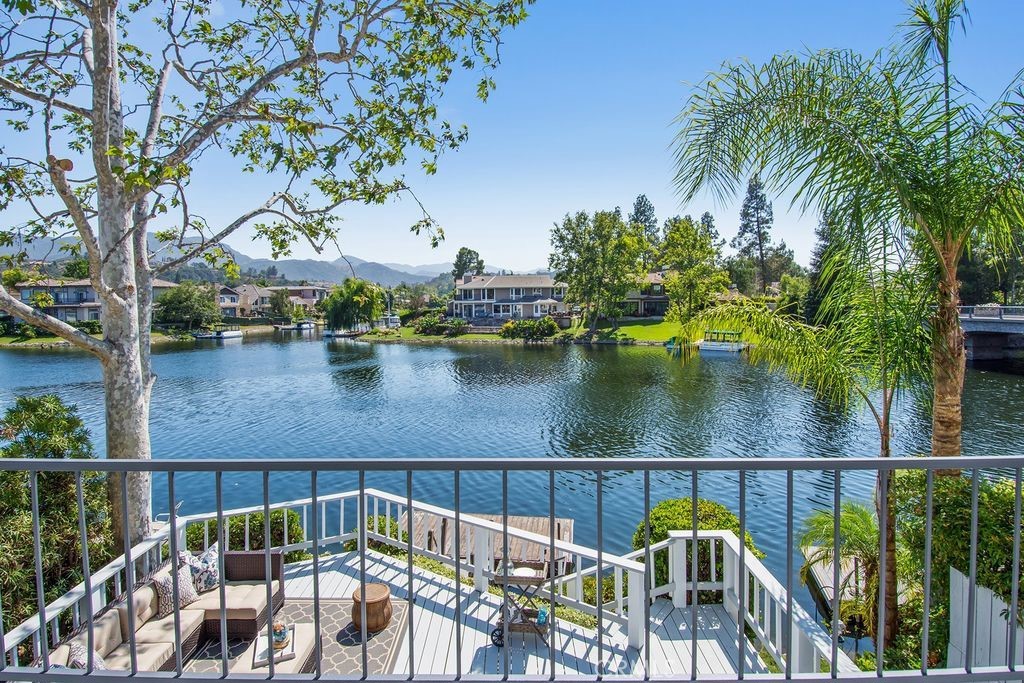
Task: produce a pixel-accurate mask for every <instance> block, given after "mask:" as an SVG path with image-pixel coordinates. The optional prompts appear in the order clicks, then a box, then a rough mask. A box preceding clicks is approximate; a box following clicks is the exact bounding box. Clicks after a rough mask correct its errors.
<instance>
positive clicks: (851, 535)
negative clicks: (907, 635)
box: [800, 501, 879, 638]
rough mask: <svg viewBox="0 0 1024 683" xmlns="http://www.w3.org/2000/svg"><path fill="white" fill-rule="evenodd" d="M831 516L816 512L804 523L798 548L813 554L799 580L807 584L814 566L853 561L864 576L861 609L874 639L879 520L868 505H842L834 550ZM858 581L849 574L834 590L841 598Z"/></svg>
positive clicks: (875, 631) (869, 633)
mask: <svg viewBox="0 0 1024 683" xmlns="http://www.w3.org/2000/svg"><path fill="white" fill-rule="evenodd" d="M832 514H833V513H832V511H831V510H819V511H817V512H814V513H812V514H811V515H810V516H809V517H808V518H807V519H806V520H804V524H803V529H802V532H801V534H800V546H801V547H803V548H814V549H815V550H814V551H813V552H812V553H811V554H810V555H809V556H808V557H807V563H806V564H804V566H803V567H802V568H801V570H800V578H801V579H802V580H803V581H804V583H806V582H807V580H808V570H809V569H810V567H812V566H813V565H815V564H831V563H833V562H841V561H842V560H854V561H855V562H856V564H857V567H858V569H859V570H860V571H862V572H863V573H864V593H863V600H864V602H863V606H862V608H863V614H864V617H865V619H864V621H865V625H866V626H867V631H868V635H870V636H871V637H873V638H874V637H876V636H877V634H878V618H877V617H878V602H877V601H878V569H879V552H878V519H877V518H876V517H875V513H874V511H872V510H871V508H870V507H868V506H867V505H863V504H861V503H857V502H853V501H847V502H845V503H843V504H842V506H841V508H840V513H839V547H838V548H836V547H835V537H834V535H833V532H834V528H833V524H834V521H833V517H832ZM858 580H859V577H858V576H857V573H854V574H851V575H849V576H847V577H846V578H845V579H844V580H843V582H842V583H841V584H840V585H839V586H836V587H835V588H834V590H835V591H836V593H837V594H839V595H842V594H843V592H844V591H845V590H846V589H847V587H848V585H849V582H851V581H853V582H857V581H858ZM855 587H856V586H855Z"/></svg>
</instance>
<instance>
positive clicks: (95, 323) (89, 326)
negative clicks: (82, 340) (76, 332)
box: [74, 320, 103, 334]
mask: <svg viewBox="0 0 1024 683" xmlns="http://www.w3.org/2000/svg"><path fill="white" fill-rule="evenodd" d="M74 327H77V328H78V329H80V330H81V331H82V332H85V333H86V334H103V324H102V323H101V322H100V321H99V320H81V321H79V322H77V323H74Z"/></svg>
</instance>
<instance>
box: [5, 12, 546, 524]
mask: <svg viewBox="0 0 1024 683" xmlns="http://www.w3.org/2000/svg"><path fill="white" fill-rule="evenodd" d="M526 2H528V0H499V1H496V2H491V3H486V2H483V1H482V0H336V1H334V2H328V1H326V0H296V1H295V2H291V3H287V4H282V3H276V2H262V1H255V0H240V1H239V2H231V3H224V4H223V5H222V4H221V3H217V2H213V0H162V1H158V0H137V1H136V2H132V3H130V4H123V3H119V2H117V0H61V1H59V2H58V1H57V0H36V1H35V2H32V1H31V0H2V4H0V10H2V11H0V106H2V107H3V109H4V110H5V112H4V114H5V116H4V118H5V120H6V121H7V122H8V126H9V130H8V133H7V134H6V135H4V136H3V137H2V138H0V139H2V143H0V145H2V149H0V210H4V211H5V213H6V215H7V216H8V217H9V220H10V223H13V222H15V221H14V218H15V217H20V219H21V220H20V223H18V224H17V225H15V226H14V227H11V228H2V229H0V246H7V247H10V246H12V245H16V244H22V243H24V242H25V241H29V240H32V239H42V238H54V237H62V236H73V237H74V238H75V239H76V240H77V241H78V242H80V243H81V246H82V253H83V254H84V255H85V256H86V257H87V258H88V259H89V279H90V280H91V282H92V285H93V287H94V288H95V289H96V292H97V295H98V299H99V301H100V303H101V304H102V309H101V310H102V313H101V321H102V323H103V331H104V337H103V338H102V339H96V338H93V337H90V336H88V335H86V334H83V333H81V332H79V331H77V330H75V329H74V328H73V327H71V326H70V325H67V324H66V323H63V322H61V321H59V320H56V319H54V318H52V317H49V316H47V315H45V314H43V313H42V312H40V311H38V310H35V309H32V308H31V307H29V306H26V305H25V304H23V303H22V302H20V301H19V300H18V299H17V298H16V297H15V296H12V295H11V293H9V292H8V291H7V289H6V288H0V309H2V310H4V311H6V312H8V313H10V314H13V315H15V316H18V317H21V318H24V319H25V320H27V321H28V322H30V323H32V324H34V325H38V326H40V327H43V328H46V329H48V330H50V331H51V332H53V333H55V334H57V335H59V336H61V337H63V338H65V339H67V340H68V341H70V342H71V343H72V344H74V345H75V346H77V347H79V348H82V349H84V350H86V351H88V352H90V353H91V354H93V355H94V356H96V357H97V358H98V359H99V360H100V362H101V364H102V367H103V381H104V389H105V396H106V435H107V456H108V457H110V458H115V459H116V458H143V459H145V458H149V457H150V439H149V430H148V423H149V406H150V394H151V391H152V387H153V382H154V380H155V376H154V374H153V371H152V367H151V363H150V351H149V347H150V344H149V343H150V320H151V316H152V310H153V301H152V282H153V279H154V278H155V277H156V276H158V275H160V274H161V273H163V272H164V271H167V270H168V269H171V268H174V267H176V266H180V265H182V264H185V263H187V262H189V261H192V260H194V259H195V258H196V257H198V256H200V255H202V254H204V253H205V254H210V253H212V254H213V257H216V256H217V255H218V254H219V253H221V252H219V251H218V245H219V244H220V243H221V241H222V240H223V239H224V238H226V237H227V236H229V235H230V234H231V233H232V232H234V231H235V230H238V229H239V228H241V227H242V226H250V227H251V228H252V229H253V230H254V232H255V233H256V235H258V236H259V237H262V238H263V239H266V240H267V241H269V243H270V245H271V247H272V252H273V255H274V256H275V257H277V256H280V255H284V254H287V253H288V252H289V248H290V245H291V244H293V242H295V241H296V240H300V239H301V240H307V241H309V242H310V243H311V244H312V245H313V246H314V247H315V248H317V249H320V248H322V247H323V246H325V245H326V244H329V243H330V242H332V240H334V238H335V235H336V227H337V220H338V216H337V213H336V210H337V209H339V207H342V206H343V205H345V204H346V203H350V202H358V203H371V204H379V203H382V202H384V201H386V200H388V199H390V198H393V197H396V196H400V195H403V194H409V195H410V196H412V195H411V191H410V188H409V186H408V185H407V183H406V181H405V180H404V176H403V170H404V169H406V168H409V167H416V166H420V167H422V169H423V170H424V171H425V172H426V173H433V172H434V171H435V169H436V164H437V161H438V157H439V155H440V154H441V153H442V151H443V150H448V149H454V148H457V147H458V146H459V145H460V144H461V143H462V142H463V141H464V140H465V139H466V131H465V130H464V129H462V128H460V127H457V126H453V125H451V124H450V123H448V122H447V121H444V120H441V119H440V118H439V112H438V101H439V98H440V97H441V95H442V92H443V91H444V89H445V86H446V84H447V83H448V81H449V80H450V79H451V78H452V77H453V75H454V74H455V72H457V71H469V72H473V73H475V74H476V75H477V76H478V77H479V79H480V80H479V83H478V87H477V95H478V96H479V97H480V98H481V99H486V98H487V95H488V93H489V92H490V91H491V89H492V87H493V86H494V83H493V80H492V77H491V72H492V69H493V68H494V67H495V66H496V64H497V61H498V56H499V47H500V44H501V39H502V34H503V32H504V31H505V29H506V28H508V27H510V26H514V25H516V24H518V23H519V22H520V21H521V20H522V19H523V18H524V17H525V9H524V4H525V3H526ZM208 159H220V160H221V162H222V163H224V162H225V161H228V162H230V163H232V164H233V165H234V166H235V167H237V170H238V174H239V177H237V178H218V180H224V181H227V183H231V184H230V185H225V188H224V189H225V195H224V196H225V198H226V197H228V196H230V197H231V199H232V200H233V201H237V202H238V204H239V206H240V208H239V213H238V214H237V216H235V217H234V218H231V219H229V220H224V221H223V222H222V221H218V222H217V224H216V225H214V224H212V223H211V222H209V221H207V220H206V219H204V217H203V216H204V211H206V212H208V211H209V209H211V208H212V207H210V206H205V207H204V206H202V205H201V202H200V201H199V199H198V198H197V197H196V195H195V193H194V192H190V190H192V189H193V188H192V179H193V177H194V175H195V174H196V173H197V171H199V170H200V169H201V167H202V166H203V164H202V162H203V161H204V160H208ZM232 160H233V161H232ZM244 173H251V174H266V175H268V176H269V177H270V178H271V179H272V180H273V182H274V183H276V188H275V189H273V190H272V191H269V192H266V193H265V194H264V193H263V192H265V191H264V190H255V189H248V188H247V186H246V184H245V183H244V182H243V181H241V176H242V174H244ZM250 185H251V186H252V187H264V186H265V185H266V183H262V182H261V183H251V184H250ZM413 198H414V197H413ZM246 205H248V206H246ZM10 223H7V224H8V225H9V224H10ZM412 228H413V230H415V231H417V232H420V231H422V232H424V233H426V234H429V235H430V236H431V238H432V239H433V240H437V239H439V237H440V235H439V233H438V232H437V231H436V229H435V226H434V224H433V222H432V221H431V219H430V217H429V216H428V215H426V214H424V216H423V218H422V219H421V220H419V221H418V222H417V223H416V224H415V225H413V226H412ZM150 231H152V232H155V233H156V235H157V237H158V241H159V242H160V244H161V245H162V246H161V248H160V249H159V251H160V253H159V254H154V253H151V251H150V248H149V245H148V244H147V233H148V232H150ZM211 250H212V251H211ZM128 479H129V482H128V492H129V501H128V510H129V513H128V514H129V519H127V520H122V519H121V518H120V514H119V512H120V510H121V505H120V488H119V486H118V485H116V484H114V485H112V486H111V490H110V495H111V502H112V505H111V509H112V510H114V511H115V520H114V522H115V532H116V533H117V535H118V537H121V534H122V532H123V531H124V530H125V525H127V530H128V535H129V537H130V538H131V539H133V540H138V539H140V538H141V537H143V536H144V535H146V534H147V533H148V532H149V527H150V524H149V521H150V520H149V516H150V498H151V493H150V482H149V477H148V476H144V475H139V476H129V477H128Z"/></svg>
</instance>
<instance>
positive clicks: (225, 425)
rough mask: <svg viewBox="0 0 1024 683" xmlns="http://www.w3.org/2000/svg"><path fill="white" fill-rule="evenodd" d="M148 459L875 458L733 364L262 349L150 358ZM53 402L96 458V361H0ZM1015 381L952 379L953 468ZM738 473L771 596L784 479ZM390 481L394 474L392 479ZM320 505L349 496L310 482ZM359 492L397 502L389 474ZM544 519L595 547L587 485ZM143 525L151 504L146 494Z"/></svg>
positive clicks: (190, 347)
mask: <svg viewBox="0 0 1024 683" xmlns="http://www.w3.org/2000/svg"><path fill="white" fill-rule="evenodd" d="M154 367H155V370H156V372H157V374H158V375H159V379H158V381H157V383H156V387H155V389H154V393H153V407H152V422H151V431H152V444H153V454H154V457H157V458H242V457H250V458H271V457H273V458H278V457H310V458H314V457H315V458H351V457H381V458H399V459H404V458H409V459H412V458H421V457H430V456H435V457H440V456H445V457H483V458H518V457H558V458H576V459H578V460H579V461H580V462H581V464H583V461H585V459H587V458H594V457H613V458H622V459H623V466H624V467H628V462H627V459H628V458H630V457H638V456H646V457H673V456H675V457H692V458H702V457H710V456H738V457H745V458H751V459H752V460H753V459H756V458H759V457H766V456H795V455H812V456H819V457H823V458H832V457H841V456H844V455H874V454H875V453H876V452H877V445H876V443H877V438H876V434H877V432H876V430H875V427H874V423H873V422H872V421H871V419H870V417H869V416H868V415H867V414H866V413H865V412H864V411H863V410H861V409H860V408H859V407H853V408H851V409H849V410H846V411H836V410H833V409H830V408H829V407H828V406H826V405H824V404H822V403H820V402H819V401H816V400H815V399H814V398H813V396H812V395H811V394H810V392H808V391H806V390H803V389H799V388H797V387H794V386H793V385H792V384H790V383H789V382H788V381H787V380H786V379H784V378H783V377H780V376H778V375H774V374H771V373H768V372H766V371H764V370H762V369H758V368H753V367H750V366H748V365H746V364H745V363H744V362H741V361H739V360H737V359H717V360H714V361H709V360H707V359H702V360H700V361H699V362H694V363H692V364H688V365H682V364H680V363H679V362H678V361H677V360H673V359H672V358H670V357H669V356H668V355H667V354H666V353H665V351H664V350H663V349H661V348H657V347H595V348H586V347H580V346H571V347H560V346H537V347H523V346H506V345H486V344H462V345H445V346H427V345H404V344H370V343H362V342H353V341H348V340H338V341H333V342H324V341H321V340H319V339H316V338H310V337H306V338H302V337H298V336H295V337H291V338H287V339H281V338H275V337H263V338H259V339H246V340H238V341H237V342H235V341H232V342H228V343H226V344H223V345H220V346H218V345H216V344H215V343H211V344H209V345H203V344H199V343H193V342H188V343H175V344H170V345H164V346H161V347H159V348H158V349H156V350H155V351H154ZM44 392H54V393H57V394H59V395H60V396H61V397H62V398H63V399H64V400H66V401H68V402H70V403H74V404H77V405H78V407H79V410H80V412H81V415H82V416H83V418H84V419H85V421H86V423H87V425H88V426H89V428H90V430H91V431H92V434H93V437H94V439H95V442H96V448H97V452H100V453H102V450H103V403H102V384H101V381H100V370H99V365H98V363H97V362H96V361H95V360H93V359H92V358H91V357H89V356H87V355H84V354H82V353H78V352H74V351H64V350H58V351H31V350H14V351H11V350H4V351H3V352H2V353H0V410H3V409H6V408H7V407H8V406H9V405H10V404H11V402H12V401H13V399H14V397H15V396H16V395H18V394H39V393H44ZM1022 418H1024V377H1020V376H1016V375H1008V374H999V373H994V372H978V371H969V372H968V376H967V387H966V393H965V397H964V423H965V433H964V452H965V454H966V455H982V454H986V455H988V454H1019V453H1022V452H1024V434H1022V431H1021V430H1020V428H1019V425H1020V424H1021V422H1022ZM929 430H930V417H929V413H928V411H927V409H926V408H925V407H923V406H922V403H921V402H920V401H919V400H918V399H917V398H915V397H914V396H910V395H907V396H905V397H904V398H903V399H902V400H901V402H900V403H899V405H898V407H897V411H896V415H895V420H894V431H895V434H894V442H893V449H894V451H895V452H896V453H897V454H914V453H924V452H927V451H928V450H929ZM751 466H752V467H753V468H755V471H752V472H751V473H750V475H748V505H747V509H748V514H749V526H750V529H751V532H752V533H753V535H754V538H755V541H756V542H757V544H758V545H759V546H760V547H761V548H762V549H763V550H765V551H766V552H767V553H768V559H767V560H766V563H767V564H768V565H769V567H771V568H772V569H773V570H775V571H776V572H777V575H778V576H779V577H780V579H781V578H782V576H783V574H782V572H783V571H784V568H785V551H784V544H785V497H784V494H785V476H784V475H782V474H778V473H768V472H757V471H756V462H751ZM400 469H401V465H400V463H398V464H396V470H400ZM736 480H737V477H736V475H725V474H707V475H701V477H700V478H699V486H700V495H701V496H702V497H707V498H712V499H716V500H719V501H720V502H722V503H724V504H726V505H728V506H729V507H731V508H732V509H734V510H736V509H737V508H738V502H737V501H738V494H737V481H736ZM260 482H261V479H260V478H259V476H258V475H255V476H253V475H225V483H226V489H225V504H226V506H228V507H238V506H242V505H252V504H258V503H260V502H261V500H262V499H261V495H262V488H261V483H260ZM320 482H321V483H320V491H321V493H327V492H329V491H334V490H339V489H349V488H355V487H356V482H355V479H354V478H353V477H350V476H348V475H323V476H321V477H320ZM367 485H368V486H372V487H377V488H383V489H387V490H390V491H393V492H395V493H399V494H402V495H404V494H405V475H404V473H402V472H400V471H396V472H393V473H392V472H387V473H380V474H373V473H371V474H368V475H367ZM556 487H557V490H558V493H557V501H558V503H557V504H558V509H557V514H558V515H559V516H567V517H573V518H575V519H576V527H575V536H576V540H577V541H578V542H581V543H584V544H588V545H593V544H594V543H595V541H596V538H595V537H596V525H595V522H594V520H595V518H596V515H595V494H594V491H595V486H594V477H593V476H589V475H568V474H566V475H559V478H558V480H557V485H556ZM176 488H177V494H178V498H179V499H181V500H183V501H184V503H183V512H184V513H189V512H198V511H206V510H212V509H213V508H214V497H213V496H214V493H213V491H214V490H213V482H212V478H210V477H208V476H206V475H196V474H184V473H183V474H182V475H179V476H178V477H177V478H176ZM308 489H309V480H308V475H301V476H300V475H297V474H295V475H293V474H290V473H281V474H275V475H273V477H272V481H271V497H272V498H273V499H274V500H286V499H293V498H300V497H304V496H307V495H308V493H309V491H308ZM871 490H872V480H871V478H870V477H869V476H859V477H858V476H847V477H844V479H843V491H844V495H846V496H849V497H854V498H862V499H865V500H866V499H869V498H870V495H871ZM510 491H511V492H512V495H511V496H510V501H509V510H510V513H511V514H541V515H546V514H547V500H548V495H547V476H546V475H540V476H534V475H527V474H513V475H511V476H510ZM500 492H501V487H500V475H498V474H496V473H491V474H486V473H466V474H465V475H463V480H462V509H463V511H464V512H467V513H469V512H483V513H495V512H500V511H501V494H500ZM689 492H690V480H689V477H688V476H687V475H673V474H668V473H662V474H652V499H653V501H654V502H657V501H659V500H662V499H665V498H670V497H679V496H688V495H689ZM414 495H415V497H416V498H418V499H421V500H425V501H428V502H432V503H436V504H439V505H445V506H450V505H451V503H452V497H453V496H452V476H451V475H450V474H447V475H440V474H432V473H423V474H417V475H416V479H415V491H414ZM796 495H797V499H796V501H795V510H796V519H797V523H798V524H799V520H800V519H801V518H802V517H803V516H804V515H806V514H807V512H808V511H810V510H812V509H815V508H827V507H830V506H831V500H832V477H831V476H830V475H829V474H828V473H819V474H806V475H804V474H798V475H797V481H796ZM154 498H155V501H156V507H157V508H158V509H161V510H163V509H166V508H167V497H166V492H165V490H164V489H163V488H162V486H161V482H160V481H157V482H155V492H154ZM604 503H605V518H604V543H605V547H606V549H607V550H608V551H612V552H625V551H626V550H628V549H629V545H630V537H631V534H632V532H633V530H634V529H635V528H636V525H637V523H638V522H639V521H640V520H641V519H642V516H643V509H642V503H643V499H642V477H641V475H640V474H639V473H630V472H624V473H621V474H618V473H616V474H611V475H608V476H607V477H606V479H605V488H604Z"/></svg>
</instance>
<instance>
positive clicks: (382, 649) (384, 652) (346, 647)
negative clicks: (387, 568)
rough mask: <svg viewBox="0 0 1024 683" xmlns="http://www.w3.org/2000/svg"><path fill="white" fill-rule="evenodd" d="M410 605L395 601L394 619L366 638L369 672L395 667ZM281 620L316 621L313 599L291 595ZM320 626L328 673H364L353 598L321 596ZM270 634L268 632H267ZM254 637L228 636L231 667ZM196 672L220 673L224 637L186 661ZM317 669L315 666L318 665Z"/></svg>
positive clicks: (278, 616) (278, 617)
mask: <svg viewBox="0 0 1024 683" xmlns="http://www.w3.org/2000/svg"><path fill="white" fill-rule="evenodd" d="M408 608H409V605H408V604H407V603H406V602H404V601H401V600H393V601H392V616H391V623H390V624H388V627H387V628H386V629H384V630H383V631H380V632H379V633H370V634H368V637H367V639H366V660H367V667H368V671H367V672H366V675H368V676H373V675H379V674H389V673H392V670H393V669H394V667H395V658H396V657H397V656H398V651H399V650H400V649H401V645H402V637H403V636H408V633H409V629H408V626H407V621H406V618H407V616H408ZM274 619H275V620H277V621H284V622H289V623H295V624H297V623H302V622H307V623H310V624H312V623H313V601H312V600H293V599H291V598H288V599H287V600H285V603H284V605H283V606H282V607H281V609H280V610H278V612H277V614H276V615H275V616H274ZM320 629H321V634H322V635H323V641H322V647H323V650H322V657H323V659H322V660H321V666H322V671H323V673H325V674H337V675H342V676H344V675H353V674H355V675H361V674H362V673H363V648H362V633H361V632H360V630H359V629H357V628H355V627H354V626H353V625H352V601H351V600H321V601H320ZM264 637H266V636H264ZM251 642H252V641H251V640H243V639H241V638H230V639H228V668H229V670H230V668H231V666H232V665H233V664H234V663H235V662H236V661H238V658H239V657H241V656H242V653H244V652H245V650H246V649H247V648H248V647H249V644H250V643H251ZM185 669H186V671H189V672H194V673H220V672H221V660H220V640H218V639H216V638H213V639H210V640H208V641H206V642H205V643H203V644H202V645H201V646H200V647H199V651H198V652H196V655H195V657H193V658H192V659H190V660H189V661H188V663H187V664H186V665H185ZM314 671H315V669H314Z"/></svg>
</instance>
